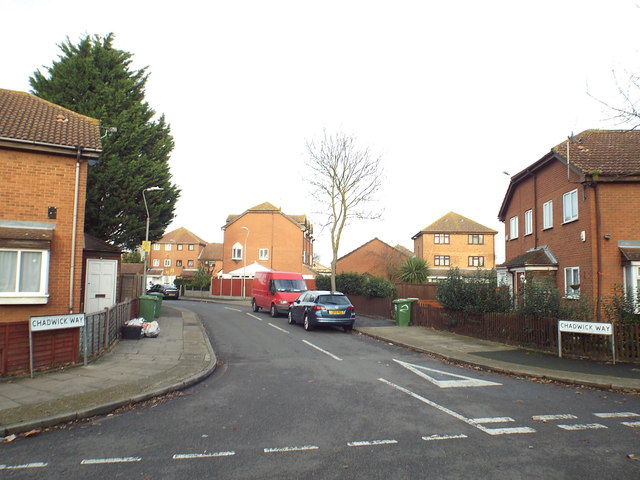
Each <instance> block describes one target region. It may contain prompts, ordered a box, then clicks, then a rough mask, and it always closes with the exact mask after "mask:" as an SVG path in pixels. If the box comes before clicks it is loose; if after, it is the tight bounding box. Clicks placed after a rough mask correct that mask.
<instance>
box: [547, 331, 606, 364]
mask: <svg viewBox="0 0 640 480" xmlns="http://www.w3.org/2000/svg"><path fill="white" fill-rule="evenodd" d="M562 332H568V333H586V334H590V335H607V336H610V337H611V356H612V357H613V363H614V364H615V363H616V344H615V336H614V335H613V326H612V324H611V323H597V322H574V321H572V320H558V357H560V358H562Z"/></svg>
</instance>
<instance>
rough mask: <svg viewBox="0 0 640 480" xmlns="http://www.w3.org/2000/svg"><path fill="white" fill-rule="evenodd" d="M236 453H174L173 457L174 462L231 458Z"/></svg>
mask: <svg viewBox="0 0 640 480" xmlns="http://www.w3.org/2000/svg"><path fill="white" fill-rule="evenodd" d="M235 454H236V452H234V451H229V452H212V453H206V452H205V453H176V454H175V455H174V456H173V459H174V460H192V459H195V458H218V457H232V456H233V455H235Z"/></svg>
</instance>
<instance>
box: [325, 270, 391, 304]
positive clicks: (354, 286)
mask: <svg viewBox="0 0 640 480" xmlns="http://www.w3.org/2000/svg"><path fill="white" fill-rule="evenodd" d="M336 288H337V289H338V291H340V292H342V293H344V294H345V295H366V296H369V297H386V298H395V297H396V295H397V292H398V291H397V289H396V287H395V285H393V284H392V283H391V282H389V281H388V280H385V279H383V278H378V277H372V276H371V275H361V274H359V273H340V274H338V275H336ZM316 289H318V290H331V277H330V276H328V275H318V276H317V277H316Z"/></svg>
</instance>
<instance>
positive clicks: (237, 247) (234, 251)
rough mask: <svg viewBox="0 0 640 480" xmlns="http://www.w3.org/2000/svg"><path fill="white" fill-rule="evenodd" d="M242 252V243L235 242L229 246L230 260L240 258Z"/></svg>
mask: <svg viewBox="0 0 640 480" xmlns="http://www.w3.org/2000/svg"><path fill="white" fill-rule="evenodd" d="M243 254H244V252H243V251H242V244H241V243H240V242H236V243H234V244H233V247H232V248H231V260H242V255H243Z"/></svg>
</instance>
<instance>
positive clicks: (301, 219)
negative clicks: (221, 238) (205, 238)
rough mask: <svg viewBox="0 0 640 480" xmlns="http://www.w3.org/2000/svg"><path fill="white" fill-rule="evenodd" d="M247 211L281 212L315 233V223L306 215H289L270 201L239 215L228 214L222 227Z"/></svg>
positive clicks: (303, 228)
mask: <svg viewBox="0 0 640 480" xmlns="http://www.w3.org/2000/svg"><path fill="white" fill-rule="evenodd" d="M247 213H279V214H280V215H282V216H283V217H285V218H288V219H289V220H291V221H292V222H293V223H295V224H297V225H298V226H299V227H300V228H301V229H302V230H303V231H307V232H310V233H313V225H312V224H311V222H310V221H309V219H308V218H307V216H306V215H287V214H286V213H283V212H282V210H281V209H280V208H278V207H276V206H275V205H273V204H272V203H269V202H264V203H261V204H260V205H256V206H255V207H251V208H249V209H247V210H246V211H244V212H243V213H241V214H239V215H238V214H232V215H227V220H226V223H225V225H224V226H223V227H222V229H223V230H224V229H226V228H227V227H228V226H229V225H231V224H232V223H233V222H235V221H236V220H238V219H239V218H241V217H243V216H244V215H246V214H247Z"/></svg>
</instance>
